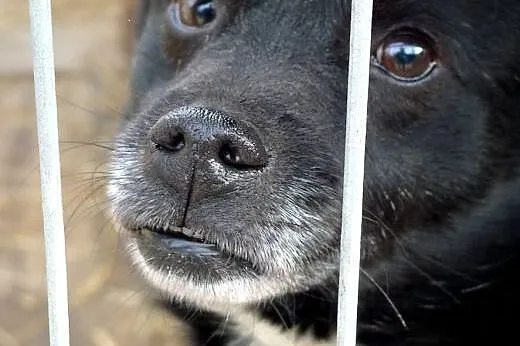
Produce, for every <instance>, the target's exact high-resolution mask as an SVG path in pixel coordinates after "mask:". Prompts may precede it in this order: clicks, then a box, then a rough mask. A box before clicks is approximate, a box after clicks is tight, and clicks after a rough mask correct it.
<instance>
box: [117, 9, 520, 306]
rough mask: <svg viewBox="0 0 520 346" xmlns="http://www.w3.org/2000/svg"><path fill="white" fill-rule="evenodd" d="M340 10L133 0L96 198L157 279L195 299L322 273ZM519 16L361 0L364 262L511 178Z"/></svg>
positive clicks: (333, 218) (339, 86)
mask: <svg viewBox="0 0 520 346" xmlns="http://www.w3.org/2000/svg"><path fill="white" fill-rule="evenodd" d="M349 22H350V5H349V2H348V1H346V0H345V1H343V0H330V1H323V0H295V1H283V0H254V1H231V0H170V1H169V0H142V1H141V6H140V8H139V11H138V22H137V29H138V30H137V37H136V41H137V45H136V50H135V56H134V65H133V66H134V69H133V72H134V75H133V88H132V90H133V93H132V98H131V101H130V104H129V107H128V112H127V117H126V119H125V120H124V122H123V125H122V129H121V133H120V136H119V138H118V140H117V148H116V150H115V153H114V156H113V161H112V168H111V181H110V185H109V197H110V198H111V201H112V203H113V209H114V212H115V215H116V217H117V219H118V221H119V223H120V224H121V225H122V227H123V228H124V229H125V232H123V233H124V238H125V242H126V245H127V247H128V249H129V251H130V254H131V257H132V258H133V260H134V261H135V263H136V266H137V267H138V268H139V269H140V271H142V273H143V274H144V275H145V277H146V278H147V279H148V280H150V282H151V283H152V284H153V285H155V286H156V287H158V288H159V289H161V290H163V291H165V292H167V293H168V294H170V295H172V296H174V297H177V298H179V299H187V300H189V301H193V302H195V303H197V304H200V305H202V306H209V305H211V304H213V303H222V304H228V303H230V302H231V303H248V302H254V301H259V300H262V299H267V298H270V297H272V296H274V295H278V294H282V293H286V292H294V291H300V290H305V289H307V288H310V287H312V286H315V285H320V284H321V283H323V282H325V281H327V280H329V279H330V278H333V277H334V276H335V275H336V273H337V269H338V268H337V265H338V254H339V253H338V250H339V239H340V236H339V234H340V228H341V199H342V176H343V173H342V168H343V155H344V135H345V117H346V89H347V72H348V53H349V51H348V45H349ZM517 23H520V4H519V3H517V2H516V1H513V0H501V1H498V2H497V1H487V0H479V1H471V2H467V1H448V0H435V1H424V0H423V1H415V0H402V1H393V2H387V1H379V0H376V1H375V9H374V16H373V33H372V47H373V49H372V58H371V59H372V60H371V74H370V96H369V109H368V124H367V126H368V127H367V147H366V168H365V186H364V191H365V193H364V220H363V242H362V260H363V265H365V266H371V265H375V264H377V263H378V262H380V261H382V260H384V259H385V258H388V256H391V254H392V246H393V244H394V243H395V241H396V237H398V236H399V235H404V234H407V233H409V232H419V231H420V228H421V227H422V226H424V225H432V224H436V223H444V222H447V219H448V218H449V215H450V213H451V212H452V211H454V210H455V209H460V208H466V207H469V206H471V203H472V201H473V200H475V199H477V198H478V197H479V196H480V195H482V194H483V193H484V192H485V190H486V188H487V186H489V185H491V184H492V183H493V181H494V180H495V179H500V178H501V177H503V176H505V175H506V174H508V173H509V170H510V169H511V168H512V165H511V164H510V162H509V160H508V159H509V157H510V149H511V148H512V144H511V143H512V139H513V137H514V136H515V135H516V133H519V132H520V131H518V127H517V126H518V121H516V120H515V119H514V118H515V117H516V112H517V111H518V107H517V105H516V104H517V102H516V100H515V99H514V93H515V92H516V91H517V90H518V81H519V79H520V78H519V76H520V74H519V75H516V74H515V73H517V72H518V73H520V69H519V68H518V67H517V66H518V61H520V60H519V58H520V52H519V47H520V46H518V45H517V44H516V43H517V41H518V38H517V37H518V34H519V30H518V29H517V27H518V24H517ZM347 198H348V196H347ZM432 237H434V235H432Z"/></svg>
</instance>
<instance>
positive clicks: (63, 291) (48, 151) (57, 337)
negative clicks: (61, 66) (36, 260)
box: [29, 0, 69, 346]
mask: <svg viewBox="0 0 520 346" xmlns="http://www.w3.org/2000/svg"><path fill="white" fill-rule="evenodd" d="M29 10H30V19H31V35H32V49H33V71H34V93H35V100H36V115H37V119H38V120H37V123H38V144H39V148H40V149H39V150H40V180H41V191H42V208H43V224H44V233H45V255H46V270H47V295H48V309H49V335H50V345H51V346H68V345H69V312H68V299H67V264H66V253H65V232H64V225H63V205H62V195H61V178H60V153H59V140H58V116H57V104H56V85H55V84H56V82H55V71H54V52H53V39H52V17H51V1H50V0H30V1H29Z"/></svg>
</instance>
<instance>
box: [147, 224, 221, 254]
mask: <svg viewBox="0 0 520 346" xmlns="http://www.w3.org/2000/svg"><path fill="white" fill-rule="evenodd" d="M137 232H138V234H139V235H140V237H141V238H142V240H144V241H147V242H149V243H151V244H155V245H156V246H157V247H158V248H161V249H163V250H165V251H169V252H172V253H176V254H179V255H191V256H217V255H219V253H220V251H219V249H218V248H217V245H216V244H215V243H211V242H209V241H207V240H206V238H205V237H204V236H203V235H201V234H200V233H198V232H195V231H193V230H192V229H190V228H186V227H176V228H174V229H168V230H164V229H157V228H141V229H138V230H137Z"/></svg>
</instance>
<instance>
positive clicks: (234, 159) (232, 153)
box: [219, 143, 244, 167]
mask: <svg viewBox="0 0 520 346" xmlns="http://www.w3.org/2000/svg"><path fill="white" fill-rule="evenodd" d="M219 157H220V159H221V160H222V162H224V163H225V164H226V165H229V166H233V167H241V166H244V165H243V164H242V158H241V157H240V154H239V153H238V151H237V150H236V149H235V148H233V147H231V144H230V143H224V144H223V145H222V147H221V148H220V152H219Z"/></svg>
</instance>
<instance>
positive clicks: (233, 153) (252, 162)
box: [218, 141, 266, 169]
mask: <svg viewBox="0 0 520 346" xmlns="http://www.w3.org/2000/svg"><path fill="white" fill-rule="evenodd" d="M218 155H219V158H220V160H222V163H224V164H225V165H226V166H229V167H233V168H237V169H251V168H253V169H258V168H261V167H264V166H265V165H266V161H265V156H266V155H265V153H260V152H259V151H258V150H255V148H252V147H251V146H249V145H247V144H246V143H240V144H238V145H237V144H235V143H233V142H227V141H226V142H224V143H222V144H221V146H220V151H219V153H218Z"/></svg>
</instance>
